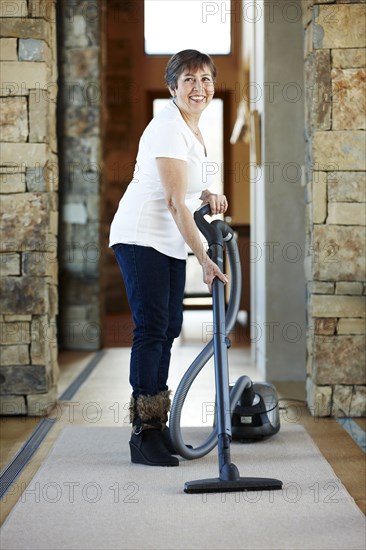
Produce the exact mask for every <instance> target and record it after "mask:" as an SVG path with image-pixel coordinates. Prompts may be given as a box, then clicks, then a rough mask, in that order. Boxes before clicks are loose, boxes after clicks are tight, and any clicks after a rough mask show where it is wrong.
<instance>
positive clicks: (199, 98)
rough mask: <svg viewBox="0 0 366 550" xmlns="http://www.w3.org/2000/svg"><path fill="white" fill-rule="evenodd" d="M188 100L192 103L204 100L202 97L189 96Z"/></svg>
mask: <svg viewBox="0 0 366 550" xmlns="http://www.w3.org/2000/svg"><path fill="white" fill-rule="evenodd" d="M189 99H192V101H195V102H196V103H200V102H202V101H205V100H206V98H205V96H204V95H191V96H189Z"/></svg>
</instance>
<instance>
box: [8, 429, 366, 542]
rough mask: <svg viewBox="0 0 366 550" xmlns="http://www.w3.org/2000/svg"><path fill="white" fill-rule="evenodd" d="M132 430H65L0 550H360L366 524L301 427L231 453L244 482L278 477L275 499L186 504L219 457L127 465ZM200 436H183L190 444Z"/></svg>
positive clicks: (197, 432)
mask: <svg viewBox="0 0 366 550" xmlns="http://www.w3.org/2000/svg"><path fill="white" fill-rule="evenodd" d="M129 432H130V430H129V428H125V427H124V428H119V427H93V426H90V427H80V426H68V427H66V428H65V429H64V430H63V431H62V432H61V434H60V437H59V438H58V440H57V441H56V444H55V445H54V447H53V449H52V451H51V453H50V455H49V456H48V457H47V459H46V460H45V461H44V463H43V464H42V466H41V468H40V469H39V471H38V472H37V474H36V475H35V477H34V478H33V480H32V482H31V484H30V485H29V487H28V488H27V490H26V491H25V492H24V494H23V496H22V498H21V499H20V500H19V501H18V503H17V505H16V506H15V507H14V509H13V510H12V512H11V514H10V515H9V517H8V519H7V521H6V522H5V524H4V525H3V527H2V530H1V541H0V542H1V544H0V547H1V549H2V550H15V549H16V550H18V549H19V550H20V549H27V550H42V549H45V550H46V549H47V550H53V549H54V550H61V549H70V550H79V549H80V550H89V549H90V550H114V549H131V550H132V549H138V550H141V549H154V550H155V549H169V550H171V549H204V548H207V549H213V550H214V549H230V550H231V549H248V550H249V549H250V550H253V549H261V550H269V549H276V550H277V549H278V550H284V549H291V550H295V549H301V550H305V549H316V550H322V549H324V550H330V549H332V550H333V549H342V550H345V549H348V550H359V549H360V550H363V549H364V548H365V517H364V515H363V514H362V513H361V511H360V510H359V508H358V507H357V506H356V504H355V503H354V501H353V499H352V498H351V497H350V495H349V494H348V493H347V491H346V490H345V488H344V487H343V486H342V484H341V482H340V481H339V480H338V479H337V478H336V476H335V475H334V472H333V470H332V469H331V467H330V466H329V464H328V463H327V462H326V460H325V459H324V458H323V456H322V455H321V453H320V452H319V450H318V448H317V447H316V446H315V445H314V443H313V441H312V440H311V438H310V437H309V436H308V434H307V432H306V431H305V430H304V428H302V427H301V426H299V425H291V424H285V425H284V426H283V427H282V428H281V431H280V432H279V434H277V435H276V436H274V437H273V438H272V439H269V440H268V441H264V442H260V443H253V444H246V445H242V444H238V443H236V444H233V445H232V460H233V462H235V463H236V464H237V466H238V467H239V470H240V474H241V476H256V477H276V478H279V479H281V480H282V481H283V484H284V486H283V490H282V491H274V492H262V493H257V492H248V493H222V494H208V495H193V494H186V493H184V492H183V487H184V482H185V481H189V480H193V479H202V478H207V477H216V476H217V473H218V467H217V454H216V449H215V450H213V451H212V452H211V453H210V454H209V455H208V456H206V457H204V458H202V459H199V460H195V461H186V460H183V459H182V460H181V463H180V466H179V467H178V468H152V467H146V466H140V465H133V464H131V463H130V459H129V450H128V439H129ZM205 433H206V432H205V429H204V428H186V429H185V430H184V434H185V439H186V442H187V443H188V442H191V443H193V444H197V443H199V442H200V441H202V438H203V437H204V435H205Z"/></svg>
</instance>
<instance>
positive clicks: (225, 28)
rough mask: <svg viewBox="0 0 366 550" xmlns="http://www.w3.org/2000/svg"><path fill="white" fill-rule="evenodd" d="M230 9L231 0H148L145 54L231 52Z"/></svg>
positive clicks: (146, 4)
mask: <svg viewBox="0 0 366 550" xmlns="http://www.w3.org/2000/svg"><path fill="white" fill-rule="evenodd" d="M230 11H231V1H230V0H221V1H220V2H209V1H204V0H173V1H170V0H145V4H144V14H145V23H144V24H145V29H144V32H145V53H147V54H149V55H167V54H170V55H172V54H174V53H176V52H179V51H181V50H185V49H196V50H199V51H202V52H204V53H208V54H211V55H228V54H230V52H231V22H230Z"/></svg>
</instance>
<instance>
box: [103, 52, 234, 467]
mask: <svg viewBox="0 0 366 550" xmlns="http://www.w3.org/2000/svg"><path fill="white" fill-rule="evenodd" d="M215 77H216V68H215V65H214V63H213V61H212V59H211V58H210V57H209V56H208V55H206V54H203V53H200V52H198V51H196V50H184V51H181V52H179V53H177V54H176V55H174V56H173V57H172V58H171V59H170V61H169V62H168V65H167V67H166V73H165V81H166V84H167V86H168V89H169V91H170V94H171V96H172V101H171V102H169V104H168V105H167V106H166V107H165V108H164V109H163V110H162V111H161V112H160V113H159V114H158V115H156V116H155V117H154V118H153V120H152V121H151V122H150V123H149V124H148V126H147V127H146V129H145V131H144V133H143V134H142V137H141V139H140V144H139V150H138V155H137V159H136V166H135V172H134V176H133V179H132V181H131V183H130V184H129V186H128V188H127V190H126V192H125V193H124V195H123V197H122V199H121V201H120V203H119V207H118V210H117V212H116V214H115V216H114V219H113V222H112V226H111V231H110V246H112V247H113V250H114V252H115V255H116V259H117V262H118V264H119V266H120V268H121V271H122V275H123V279H124V282H125V286H126V291H127V296H128V301H129V305H130V308H131V311H132V314H133V320H134V334H133V345H132V350H131V360H130V384H131V386H132V390H133V391H132V397H131V405H130V417H131V422H132V424H133V429H132V435H131V440H130V451H131V460H132V462H135V463H140V464H147V465H151V466H178V464H179V461H178V459H177V458H176V457H175V456H172V454H173V453H174V448H173V447H172V443H171V440H170V437H169V430H168V428H167V427H166V422H167V413H168V411H169V409H170V391H169V390H168V386H167V379H168V371H169V364H170V352H171V347H172V344H173V341H174V338H176V337H177V336H179V334H180V330H181V326H182V320H183V312H182V303H183V294H184V285H185V263H186V255H187V251H186V248H187V247H186V245H188V246H189V247H190V248H191V250H192V251H193V253H194V254H195V256H196V257H197V260H198V261H199V263H200V264H201V267H202V271H203V280H204V282H205V283H206V284H207V285H208V287H209V289H210V290H211V286H212V281H213V279H214V278H215V277H218V278H220V279H221V280H222V281H224V282H227V278H226V276H225V275H224V274H223V273H222V272H221V271H220V269H219V268H218V267H217V265H216V264H215V263H214V262H212V261H211V260H210V258H209V257H208V256H207V254H206V252H205V250H204V247H203V246H202V241H201V238H200V235H199V232H198V230H197V227H196V225H195V223H194V220H193V216H192V213H193V211H194V210H195V209H196V208H197V207H198V206H199V204H200V201H203V202H209V203H210V206H211V211H212V213H213V214H220V213H224V212H225V211H226V209H227V201H226V198H225V196H224V195H221V196H220V195H215V194H212V193H210V192H209V191H208V190H207V189H206V188H205V187H206V185H207V183H206V184H203V182H202V180H203V175H204V164H205V163H206V162H208V158H207V152H206V147H205V143H204V140H203V136H202V134H201V131H200V129H199V126H198V123H199V120H200V116H201V114H202V112H203V111H204V110H205V109H206V107H207V106H208V105H209V103H210V102H211V100H212V98H213V95H214V83H215ZM204 179H205V180H207V178H206V176H205V178H204Z"/></svg>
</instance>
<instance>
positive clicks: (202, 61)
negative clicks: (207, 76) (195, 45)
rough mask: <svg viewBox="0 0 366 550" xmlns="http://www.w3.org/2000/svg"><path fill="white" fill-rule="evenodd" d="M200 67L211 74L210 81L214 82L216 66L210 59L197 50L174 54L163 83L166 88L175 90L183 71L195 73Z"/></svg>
mask: <svg viewBox="0 0 366 550" xmlns="http://www.w3.org/2000/svg"><path fill="white" fill-rule="evenodd" d="M202 67H207V68H208V69H209V70H210V71H211V74H212V79H213V81H214V82H215V80H216V66H215V63H214V62H213V61H212V59H211V57H210V56H209V55H208V54H206V53H201V52H199V51H197V50H182V51H181V52H178V53H176V54H175V55H173V57H171V58H170V59H169V61H168V64H167V66H166V69H165V82H166V85H167V86H168V88H171V89H172V90H175V88H176V87H177V82H178V78H179V77H180V75H181V74H182V72H183V71H185V70H189V71H195V70H197V69H200V68H202Z"/></svg>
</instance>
